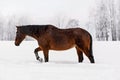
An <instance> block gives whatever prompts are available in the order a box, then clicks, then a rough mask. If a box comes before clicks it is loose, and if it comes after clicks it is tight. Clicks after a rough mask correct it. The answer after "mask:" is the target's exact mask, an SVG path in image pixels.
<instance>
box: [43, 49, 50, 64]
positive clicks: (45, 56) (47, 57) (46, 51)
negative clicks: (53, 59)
mask: <svg viewBox="0 0 120 80" xmlns="http://www.w3.org/2000/svg"><path fill="white" fill-rule="evenodd" d="M43 54H44V59H45V62H48V61H49V50H48V49H44V50H43Z"/></svg>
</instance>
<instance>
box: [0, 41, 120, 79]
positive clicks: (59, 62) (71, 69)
mask: <svg viewBox="0 0 120 80" xmlns="http://www.w3.org/2000/svg"><path fill="white" fill-rule="evenodd" d="M93 44H94V45H93V52H94V56H95V61H96V63H95V64H91V63H90V62H89V60H88V58H87V57H86V56H85V55H84V57H85V58H84V61H83V63H78V62H77V54H76V51H75V49H74V48H73V49H70V50H66V51H50V61H49V62H48V63H44V62H43V63H40V62H38V61H36V60H35V55H34V53H33V52H34V49H35V48H37V47H38V45H37V42H36V41H23V42H22V43H21V45H20V46H19V47H16V46H15V45H14V41H0V80H120V76H119V74H120V62H119V61H120V58H119V57H120V42H97V41H94V43H93ZM39 55H40V56H41V57H42V58H43V54H41V52H39Z"/></svg>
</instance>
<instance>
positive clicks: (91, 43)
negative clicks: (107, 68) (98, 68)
mask: <svg viewBox="0 0 120 80" xmlns="http://www.w3.org/2000/svg"><path fill="white" fill-rule="evenodd" d="M89 53H90V56H91V58H92V61H91V62H92V63H95V61H94V56H93V40H92V36H91V35H90V49H89Z"/></svg>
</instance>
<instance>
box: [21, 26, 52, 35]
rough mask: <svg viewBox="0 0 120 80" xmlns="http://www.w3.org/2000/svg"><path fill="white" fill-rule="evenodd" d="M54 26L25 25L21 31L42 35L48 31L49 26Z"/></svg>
mask: <svg viewBox="0 0 120 80" xmlns="http://www.w3.org/2000/svg"><path fill="white" fill-rule="evenodd" d="M50 26H51V27H53V26H52V25H23V26H20V27H21V31H22V32H23V33H25V34H29V35H31V34H34V35H40V34H41V35H42V34H43V33H45V32H46V30H47V29H48V27H50Z"/></svg>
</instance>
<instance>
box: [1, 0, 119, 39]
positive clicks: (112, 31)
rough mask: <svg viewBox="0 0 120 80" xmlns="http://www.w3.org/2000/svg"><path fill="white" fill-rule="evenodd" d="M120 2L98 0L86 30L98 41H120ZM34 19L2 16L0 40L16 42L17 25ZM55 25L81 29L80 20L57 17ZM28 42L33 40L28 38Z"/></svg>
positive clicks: (24, 16) (86, 24) (25, 16)
mask: <svg viewBox="0 0 120 80" xmlns="http://www.w3.org/2000/svg"><path fill="white" fill-rule="evenodd" d="M119 4H120V1H119V0H99V1H98V0H96V3H95V8H94V9H92V11H91V12H90V13H89V14H90V16H89V20H88V22H86V23H85V27H84V28H85V29H86V30H87V31H89V32H90V33H91V34H92V36H93V39H94V40H97V41H120V5H119ZM32 22H33V21H32V18H31V17H30V16H27V15H21V16H16V15H12V16H6V17H4V16H2V15H1V14H0V40H14V38H15V34H16V27H15V26H16V25H25V24H31V23H32ZM53 25H55V26H57V27H59V28H74V27H79V26H80V25H81V24H80V21H79V20H78V19H74V18H73V19H70V18H69V19H68V18H67V19H66V16H56V18H55V19H54V22H53ZM27 40H32V39H31V38H27Z"/></svg>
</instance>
